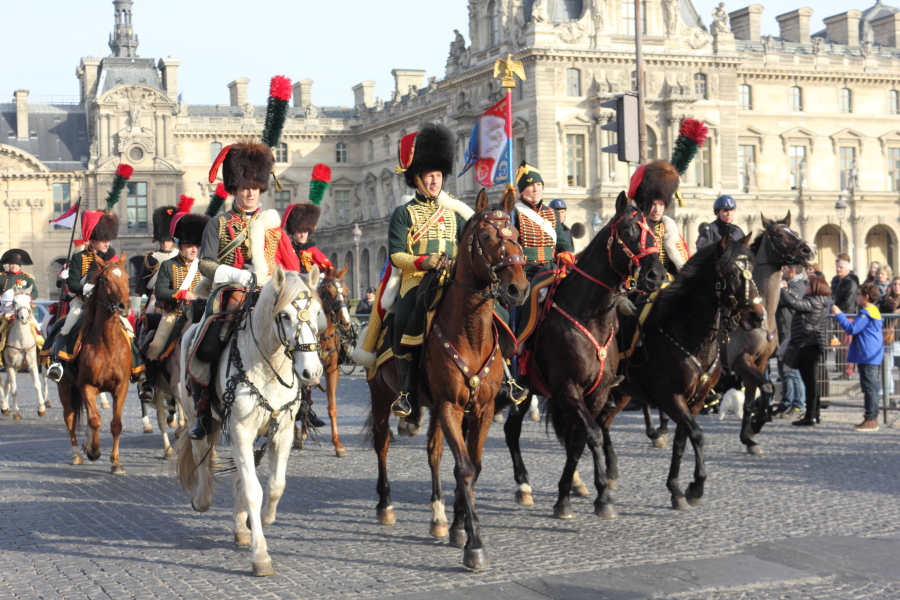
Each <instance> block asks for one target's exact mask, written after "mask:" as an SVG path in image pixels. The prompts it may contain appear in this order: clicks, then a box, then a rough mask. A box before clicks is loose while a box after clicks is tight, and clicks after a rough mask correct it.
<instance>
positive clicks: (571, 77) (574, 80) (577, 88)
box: [566, 69, 581, 96]
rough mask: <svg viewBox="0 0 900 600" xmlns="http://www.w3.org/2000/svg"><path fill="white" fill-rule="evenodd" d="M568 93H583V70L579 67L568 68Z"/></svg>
mask: <svg viewBox="0 0 900 600" xmlns="http://www.w3.org/2000/svg"><path fill="white" fill-rule="evenodd" d="M566 95H568V96H580V95H581V72H580V71H579V70H578V69H566Z"/></svg>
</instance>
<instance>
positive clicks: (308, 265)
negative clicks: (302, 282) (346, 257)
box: [282, 204, 332, 274]
mask: <svg viewBox="0 0 900 600" xmlns="http://www.w3.org/2000/svg"><path fill="white" fill-rule="evenodd" d="M320 212H321V209H320V208H319V207H318V206H316V205H315V204H291V205H289V206H288V207H287V208H286V209H285V211H284V218H283V219H282V225H283V227H284V230H285V231H287V233H288V235H289V236H291V245H292V246H293V248H294V252H296V253H297V259H298V260H299V261H300V272H301V273H303V274H306V273H309V271H310V269H312V266H313V265H318V267H319V270H320V271H321V272H322V273H323V274H324V273H325V271H327V270H328V269H329V268H331V266H332V265H331V261H330V260H328V258H327V257H326V256H325V255H324V254H322V251H321V250H319V249H318V248H317V247H316V243H315V242H314V241H313V240H312V234H313V232H314V231H315V230H316V225H317V224H318V222H319V213H320Z"/></svg>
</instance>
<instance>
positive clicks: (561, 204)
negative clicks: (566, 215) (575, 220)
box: [550, 198, 566, 210]
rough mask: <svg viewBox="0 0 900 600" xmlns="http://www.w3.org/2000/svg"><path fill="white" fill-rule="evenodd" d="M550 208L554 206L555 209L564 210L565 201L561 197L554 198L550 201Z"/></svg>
mask: <svg viewBox="0 0 900 600" xmlns="http://www.w3.org/2000/svg"><path fill="white" fill-rule="evenodd" d="M550 208H555V209H556V210H566V201H565V200H563V199H562V198H555V199H554V200H553V201H552V202H550Z"/></svg>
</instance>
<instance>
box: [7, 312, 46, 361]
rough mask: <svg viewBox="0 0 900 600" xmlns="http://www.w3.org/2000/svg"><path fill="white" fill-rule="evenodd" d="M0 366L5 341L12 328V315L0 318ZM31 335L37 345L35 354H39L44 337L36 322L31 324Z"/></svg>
mask: <svg viewBox="0 0 900 600" xmlns="http://www.w3.org/2000/svg"><path fill="white" fill-rule="evenodd" d="M0 318H2V321H0V366H2V365H3V351H4V350H5V349H6V339H7V337H9V330H10V329H11V328H12V322H13V320H14V319H15V317H14V316H13V315H10V316H8V317H0ZM31 335H33V336H34V341H35V343H36V344H37V352H38V354H40V352H41V348H42V347H43V346H44V336H42V335H41V328H40V325H38V324H37V322H35V321H32V322H31Z"/></svg>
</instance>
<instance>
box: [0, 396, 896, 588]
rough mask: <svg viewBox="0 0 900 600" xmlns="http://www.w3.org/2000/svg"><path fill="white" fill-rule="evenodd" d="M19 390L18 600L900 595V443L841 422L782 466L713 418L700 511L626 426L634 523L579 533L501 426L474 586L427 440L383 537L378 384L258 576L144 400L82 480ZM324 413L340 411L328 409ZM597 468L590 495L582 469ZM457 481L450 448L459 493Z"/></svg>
mask: <svg viewBox="0 0 900 600" xmlns="http://www.w3.org/2000/svg"><path fill="white" fill-rule="evenodd" d="M20 390H21V392H20V402H19V405H20V408H21V409H22V415H23V418H22V419H21V420H18V421H13V420H12V419H11V418H10V417H0V597H4V598H9V597H11V598H57V597H64V598H92V599H93V598H199V597H209V596H212V595H213V594H215V595H216V596H219V595H221V596H222V597H227V598H295V597H297V598H300V597H302V598H346V597H357V596H364V597H380V596H393V595H402V596H404V597H406V596H407V595H409V597H411V598H412V597H417V598H425V597H429V598H450V597H460V598H470V597H471V598H475V597H485V596H488V595H490V596H495V597H496V598H497V599H499V598H506V597H509V598H546V597H554V598H582V597H584V598H588V597H591V598H600V597H602V598H646V597H655V598H704V599H706V598H708V599H710V600H732V599H737V598H766V599H768V598H792V599H806V598H898V597H900V570H898V569H896V567H892V568H888V567H884V568H872V569H867V568H865V567H866V565H868V564H869V563H872V564H876V565H877V564H880V563H879V562H878V561H879V560H880V559H886V557H889V558H890V559H891V561H896V560H897V558H896V557H898V556H900V503H898V501H897V498H898V495H897V494H898V491H900V460H898V459H900V452H898V450H900V430H898V429H882V430H881V431H878V432H876V433H872V434H858V433H853V432H851V431H850V429H849V425H848V424H847V423H842V422H834V421H833V422H826V423H825V424H823V425H822V426H820V427H817V428H816V429H815V430H814V431H805V430H804V431H797V428H794V427H791V426H790V425H789V424H788V423H787V422H784V421H777V422H774V423H771V424H769V425H768V426H767V427H766V428H765V429H764V430H763V433H762V434H761V436H760V438H759V441H760V442H761V443H762V444H763V447H764V448H765V454H764V455H762V456H758V457H751V456H748V455H747V454H746V453H745V452H744V451H743V448H742V446H741V445H740V443H739V442H738V438H737V430H738V423H739V422H738V420H737V419H736V418H735V417H733V416H729V417H727V418H726V419H725V420H723V421H720V420H719V419H718V417H717V416H716V417H712V416H708V417H701V426H702V427H703V428H704V430H705V431H706V433H707V460H708V462H707V466H708V470H709V480H708V482H707V486H706V490H707V492H706V496H705V497H704V499H703V504H702V505H701V506H700V507H698V508H696V509H693V510H691V511H686V512H675V511H673V510H671V508H669V506H670V504H669V494H668V491H667V490H666V488H665V477H666V473H667V470H668V465H669V460H670V456H671V451H670V450H657V449H654V448H652V447H651V446H650V444H649V443H648V442H647V440H646V438H645V437H644V435H643V422H642V419H641V418H640V416H639V414H638V413H623V414H622V415H621V416H620V417H619V419H618V420H617V422H616V424H615V426H614V430H613V436H614V438H613V439H614V441H615V443H616V448H617V451H618V454H619V461H620V467H619V468H620V472H621V475H620V479H619V488H618V490H616V491H615V492H614V497H615V499H616V501H617V503H618V508H619V519H618V520H615V521H600V520H598V519H597V518H596V517H594V516H593V512H592V504H591V502H592V501H593V498H592V497H588V498H575V499H573V508H574V510H575V512H576V514H577V518H575V519H574V520H571V521H559V520H555V519H553V518H552V505H553V503H554V502H555V497H556V482H557V479H558V477H559V474H560V472H561V469H562V466H563V462H564V456H563V453H562V451H561V449H560V448H559V446H558V444H557V442H556V441H555V439H554V438H553V437H552V436H550V437H548V436H547V434H546V432H545V429H544V425H543V424H538V423H534V422H531V421H529V420H526V424H525V430H524V434H523V448H524V451H525V460H526V464H527V466H528V468H529V471H530V473H531V479H532V485H533V487H534V490H535V506H534V507H533V508H523V507H519V506H517V505H516V504H515V502H514V500H513V496H514V491H515V486H514V482H513V479H512V468H511V466H510V461H509V454H508V452H507V450H506V447H505V444H504V442H503V431H502V427H500V426H497V425H495V426H494V427H493V428H492V430H491V433H490V437H489V439H488V441H487V445H486V450H485V459H484V470H483V473H482V476H481V480H480V481H479V482H478V485H477V488H476V493H477V505H478V509H479V516H480V519H481V523H482V527H483V536H484V539H485V543H486V544H487V551H488V555H489V557H490V560H491V567H490V568H488V569H486V570H483V571H480V572H477V573H472V572H468V571H467V570H466V569H464V568H463V566H462V552H461V551H460V550H458V549H455V548H452V547H450V546H449V545H448V544H447V542H446V541H443V540H435V539H433V538H431V537H430V536H429V535H428V520H429V506H428V505H429V496H430V483H429V471H428V465H427V462H426V455H425V441H426V440H425V437H424V435H420V436H418V437H416V438H413V439H409V438H398V439H397V442H396V443H394V444H392V447H391V452H390V455H389V472H390V476H391V483H392V497H393V501H394V507H395V510H396V513H397V524H396V525H394V526H392V527H385V526H381V525H379V524H378V523H377V522H376V521H375V511H374V506H375V503H376V494H375V468H376V461H375V455H374V453H373V452H372V451H371V450H370V449H367V448H364V447H363V439H362V434H361V429H362V424H363V421H364V416H365V411H366V403H367V401H368V391H367V388H366V386H365V383H364V381H363V380H362V379H360V378H349V379H343V380H342V381H341V387H340V389H339V406H340V414H341V417H340V420H339V423H340V425H341V433H342V436H341V437H342V440H343V442H344V444H345V446H346V447H347V449H348V451H349V452H350V454H349V456H348V457H346V458H337V457H335V455H334V452H333V450H332V449H331V447H330V444H328V443H327V442H324V443H323V445H321V446H319V447H313V446H310V445H307V448H306V449H305V450H295V451H293V452H292V456H291V462H290V463H289V466H288V481H287V489H286V492H285V496H284V498H283V499H282V501H281V503H280V505H279V511H278V518H277V520H276V522H275V524H274V525H272V526H270V527H269V528H268V529H266V538H267V541H268V547H269V552H270V554H271V556H272V560H273V564H274V567H275V570H276V574H275V575H274V576H272V577H268V578H254V577H251V576H250V552H249V549H247V548H238V547H236V546H234V544H233V542H232V535H231V532H230V531H229V527H230V515H231V510H230V507H231V491H230V485H227V483H225V482H223V483H222V484H220V485H219V487H218V490H217V496H216V499H215V502H214V504H213V507H212V508H211V509H210V510H209V512H207V513H205V514H198V513H195V512H194V511H193V510H191V508H190V504H189V501H188V500H187V499H186V498H185V497H184V495H183V494H182V492H181V490H180V488H179V486H178V484H177V482H176V481H175V480H174V479H173V478H172V476H171V475H170V465H171V463H170V462H168V461H166V460H164V458H163V453H162V445H161V441H160V438H159V435H158V434H157V433H154V434H153V435H145V434H143V433H141V423H140V407H139V404H138V401H137V397H136V395H134V394H133V393H132V394H131V395H130V396H129V398H128V401H127V403H126V407H125V432H124V434H123V440H122V444H121V452H122V462H123V464H124V466H125V468H126V470H127V474H126V475H125V476H123V477H113V476H111V475H110V473H109V468H110V467H109V462H108V453H109V448H110V446H111V438H110V437H109V435H108V429H109V426H108V421H109V417H110V412H111V411H108V410H104V411H101V412H102V413H103V417H104V427H103V431H104V435H103V436H102V442H103V456H102V458H101V460H100V461H98V462H96V463H87V462H86V464H85V465H83V466H79V467H74V466H71V465H70V464H69V460H70V457H71V455H70V450H69V443H68V440H67V438H66V435H65V428H64V425H63V422H62V410H61V409H60V407H59V401H58V399H57V395H56V391H55V390H51V399H52V402H53V406H52V408H51V409H50V412H49V415H48V416H47V417H45V418H43V419H40V418H38V416H37V413H36V400H35V395H34V391H33V389H31V387H30V385H25V382H24V381H20ZM315 398H316V405H315V408H316V409H318V411H319V414H320V415H322V414H323V413H324V412H325V410H324V398H323V395H322V394H321V393H317V395H316V397H315ZM151 421H152V422H153V423H154V427H155V423H156V419H155V417H151ZM81 439H82V438H79V441H81ZM223 453H224V451H223ZM686 458H687V463H686V464H687V468H686V469H683V471H682V473H683V474H684V475H683V477H685V476H687V475H689V474H690V473H691V472H692V468H691V467H692V460H693V455H692V453H691V452H690V451H688V454H687V457H686ZM264 464H265V463H264ZM264 470H265V466H263V467H261V472H262V471H264ZM580 470H581V474H582V477H583V478H584V479H585V481H590V478H589V477H588V474H589V469H588V467H587V464H586V463H585V462H584V461H583V462H582V465H581V469H580ZM452 474H453V465H452V457H451V456H450V454H449V452H445V454H444V463H443V472H442V475H443V481H444V485H445V492H447V491H449V490H452V488H453V481H452ZM686 483H687V480H686V479H683V480H682V484H683V485H686ZM591 489H592V494H593V487H592V486H591ZM792 544H793V545H792ZM804 544H805V545H804ZM853 544H858V546H854V545H853ZM801 546H803V547H802V548H801ZM846 548H850V550H847V551H846V552H845V551H843V550H842V551H838V549H846ZM798 557H800V558H798ZM861 557H866V560H865V561H864V562H862V563H860V559H861ZM792 561H793V562H792ZM854 561H856V562H854ZM892 564H893V563H892ZM854 565H856V566H854ZM860 565H861V566H860ZM567 582H569V583H567ZM571 582H577V585H576V584H575V583H571ZM617 582H619V583H617ZM675 583H677V585H676V584H675ZM637 584H640V585H637ZM635 585H637V587H635ZM629 586H630V587H629Z"/></svg>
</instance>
